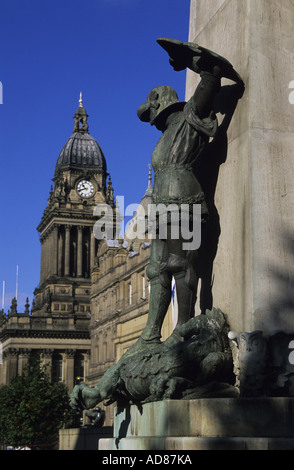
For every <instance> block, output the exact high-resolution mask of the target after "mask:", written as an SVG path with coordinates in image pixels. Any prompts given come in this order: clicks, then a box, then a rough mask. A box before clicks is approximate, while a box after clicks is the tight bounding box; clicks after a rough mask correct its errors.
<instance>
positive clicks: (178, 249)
mask: <svg viewBox="0 0 294 470" xmlns="http://www.w3.org/2000/svg"><path fill="white" fill-rule="evenodd" d="M168 245H169V270H170V272H171V273H172V274H173V276H174V278H175V283H176V292H177V300H178V322H177V325H176V327H178V326H180V325H183V324H184V323H186V322H187V321H188V320H190V318H193V317H194V308H195V302H196V295H197V281H198V280H197V277H196V274H195V270H194V266H193V264H194V263H193V261H194V260H195V258H196V257H197V251H187V250H183V240H181V239H180V240H169V241H168Z"/></svg>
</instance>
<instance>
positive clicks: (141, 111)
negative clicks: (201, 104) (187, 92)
mask: <svg viewBox="0 0 294 470" xmlns="http://www.w3.org/2000/svg"><path fill="white" fill-rule="evenodd" d="M184 104H185V103H183V102H180V101H179V98H178V95H177V93H176V92H175V90H174V89H173V88H172V87H170V86H166V85H162V86H158V87H156V88H153V89H152V90H151V91H150V93H149V94H148V96H147V99H146V102H145V103H144V104H141V106H140V107H139V108H138V111H137V115H138V117H139V119H140V120H141V121H144V122H150V123H151V124H154V123H155V121H156V119H157V118H158V116H159V115H161V116H162V113H163V112H165V113H166V112H170V111H174V110H177V108H178V109H182V108H183V105H184Z"/></svg>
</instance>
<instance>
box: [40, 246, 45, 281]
mask: <svg viewBox="0 0 294 470" xmlns="http://www.w3.org/2000/svg"><path fill="white" fill-rule="evenodd" d="M40 242H41V269H40V284H42V282H43V280H44V278H45V275H44V268H45V237H40Z"/></svg>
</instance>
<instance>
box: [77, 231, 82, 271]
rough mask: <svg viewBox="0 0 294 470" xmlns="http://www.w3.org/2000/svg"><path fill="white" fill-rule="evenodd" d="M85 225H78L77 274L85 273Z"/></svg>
mask: <svg viewBox="0 0 294 470" xmlns="http://www.w3.org/2000/svg"><path fill="white" fill-rule="evenodd" d="M82 271H83V227H81V226H79V227H78V243H77V276H78V277H82V275H83V272H82Z"/></svg>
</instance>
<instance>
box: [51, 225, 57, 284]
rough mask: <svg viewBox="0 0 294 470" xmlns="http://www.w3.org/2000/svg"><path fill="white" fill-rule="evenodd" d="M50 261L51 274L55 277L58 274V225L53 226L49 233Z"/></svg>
mask: <svg viewBox="0 0 294 470" xmlns="http://www.w3.org/2000/svg"><path fill="white" fill-rule="evenodd" d="M51 257H52V258H51V259H52V271H51V274H52V275H53V276H56V275H57V274H58V225H56V224H54V226H53V229H52V233H51Z"/></svg>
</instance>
